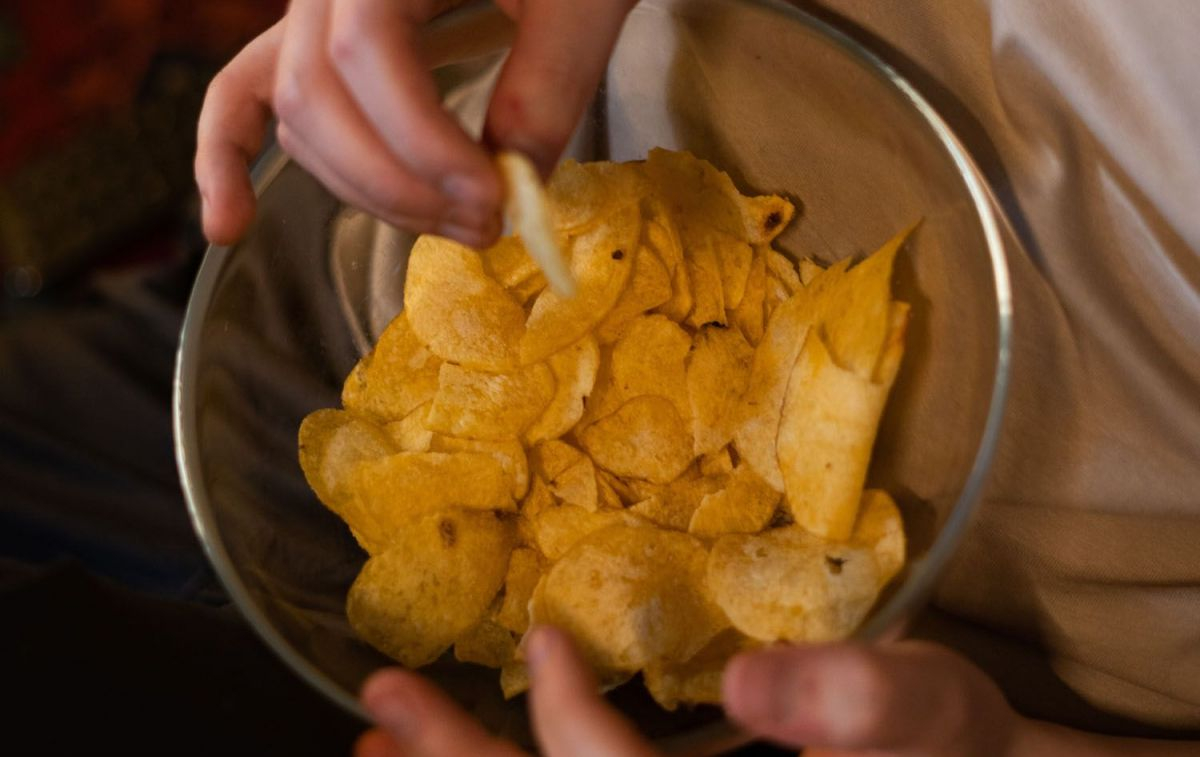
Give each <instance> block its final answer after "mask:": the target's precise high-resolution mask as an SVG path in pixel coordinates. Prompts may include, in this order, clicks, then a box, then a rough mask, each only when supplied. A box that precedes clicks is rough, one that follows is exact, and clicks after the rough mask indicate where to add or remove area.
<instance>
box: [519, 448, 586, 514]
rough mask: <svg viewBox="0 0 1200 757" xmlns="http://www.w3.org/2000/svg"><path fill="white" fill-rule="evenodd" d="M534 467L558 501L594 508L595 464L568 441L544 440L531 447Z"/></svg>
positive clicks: (584, 507)
mask: <svg viewBox="0 0 1200 757" xmlns="http://www.w3.org/2000/svg"><path fill="white" fill-rule="evenodd" d="M533 465H534V470H535V471H536V472H537V473H538V475H539V476H541V477H542V478H543V479H544V480H545V481H546V483H547V484H548V485H549V487H550V491H551V492H552V493H553V494H554V496H555V497H556V498H558V499H559V500H561V501H563V502H566V503H568V504H571V505H578V506H579V507H582V508H583V509H584V510H595V509H596V508H597V496H598V493H597V489H596V467H595V465H593V464H592V460H591V458H589V457H588V456H587V455H585V454H583V453H582V452H580V451H579V450H577V449H576V448H574V447H572V446H571V445H570V444H567V443H566V442H561V441H545V442H542V443H541V444H539V445H537V446H536V447H534V448H533Z"/></svg>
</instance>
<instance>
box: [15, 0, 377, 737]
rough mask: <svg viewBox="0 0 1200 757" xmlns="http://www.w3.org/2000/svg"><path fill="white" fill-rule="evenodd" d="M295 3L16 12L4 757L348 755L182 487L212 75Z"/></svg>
mask: <svg viewBox="0 0 1200 757" xmlns="http://www.w3.org/2000/svg"><path fill="white" fill-rule="evenodd" d="M285 4H286V3H285V1H284V0H205V1H204V2H179V1H178V0H0V617H2V618H3V622H2V623H0V671H3V674H2V677H3V680H4V683H5V684H6V688H7V689H8V691H9V693H10V696H9V697H7V699H8V704H7V705H6V708H5V711H4V717H3V720H4V723H5V726H4V728H3V729H0V753H3V754H38V753H43V754H106V753H114V754H137V753H153V754H165V753H169V754H206V755H212V754H249V753H255V754H310V753H311V754H317V753H321V754H331V753H332V754H347V753H349V750H350V748H351V745H352V743H353V739H354V738H355V736H356V734H357V732H358V731H359V730H360V729H361V725H360V724H359V723H357V722H355V721H354V720H353V719H351V718H350V717H349V716H347V715H345V714H344V713H342V712H340V711H338V710H336V709H334V708H333V707H332V705H329V704H327V703H326V702H325V701H324V700H323V699H321V698H319V697H318V695H317V694H316V693H315V692H313V691H312V690H310V689H309V688H308V686H307V685H306V684H304V683H303V682H302V681H300V680H299V679H298V678H297V677H295V676H294V675H293V674H292V673H291V672H289V671H288V670H287V669H286V668H285V667H284V666H283V664H282V663H280V662H278V661H277V660H276V659H275V658H274V657H273V656H272V655H271V654H270V652H268V650H267V649H266V647H264V646H263V645H262V644H261V643H260V642H259V641H258V639H257V637H256V636H254V634H253V633H252V632H251V631H250V630H249V628H248V627H247V626H246V625H245V623H244V622H242V620H241V619H240V617H239V616H238V614H237V613H236V611H235V610H234V609H233V608H232V607H231V606H230V605H229V603H228V600H227V599H226V597H225V596H224V594H223V593H222V591H221V589H220V587H219V585H218V583H217V582H216V581H215V579H214V578H213V576H212V574H211V572H210V571H209V569H208V566H207V563H206V561H205V559H204V556H203V554H202V552H201V550H200V547H199V544H198V542H197V541H196V539H195V537H194V535H193V533H192V529H191V526H190V523H189V521H188V519H187V513H186V510H185V508H184V503H183V498H182V495H181V493H180V490H179V484H178V480H177V477H176V473H175V464H174V458H173V454H172V446H171V426H170V396H171V373H172V369H173V361H174V351H175V347H176V342H177V339H178V331H179V326H180V323H181V320H182V316H183V311H184V307H185V305H186V300H187V295H188V292H189V290H190V286H191V279H192V276H193V275H194V272H195V269H196V267H197V265H198V263H199V260H200V257H201V256H202V254H203V250H204V243H203V240H202V238H201V235H200V232H199V225H198V218H197V203H196V200H195V192H194V185H193V183H192V153H193V150H194V147H195V124H196V118H197V115H198V113H199V109H200V104H201V102H202V99H203V96H204V90H205V87H206V86H207V83H208V81H209V79H210V78H211V77H212V75H213V74H214V73H215V72H216V71H217V70H218V69H219V68H220V67H221V65H222V64H223V63H224V62H225V61H227V60H228V59H229V58H230V57H232V56H233V54H234V53H236V52H237V50H239V49H240V48H241V47H242V45H244V44H245V43H246V42H248V41H249V40H250V39H252V38H253V37H254V36H255V35H256V34H258V33H259V32H260V31H262V30H263V29H265V28H266V27H267V26H269V25H270V24H271V23H273V22H274V21H275V20H276V19H277V18H278V17H279V16H280V15H281V13H282V12H283V8H284V6H285Z"/></svg>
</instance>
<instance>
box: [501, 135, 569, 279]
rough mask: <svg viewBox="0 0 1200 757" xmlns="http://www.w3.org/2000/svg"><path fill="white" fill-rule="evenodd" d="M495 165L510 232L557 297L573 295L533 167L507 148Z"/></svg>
mask: <svg viewBox="0 0 1200 757" xmlns="http://www.w3.org/2000/svg"><path fill="white" fill-rule="evenodd" d="M496 166H497V167H498V168H499V169H500V176H501V177H502V178H503V179H504V188H505V195H506V198H505V202H504V214H505V215H506V216H507V217H508V221H509V223H510V224H511V225H512V228H513V231H514V232H516V234H517V236H518V237H520V238H521V241H522V242H524V243H525V248H526V250H527V251H528V252H529V255H530V257H532V258H533V259H534V260H536V261H537V263H538V265H539V266H540V267H541V269H542V272H543V273H545V274H546V279H547V281H549V282H550V287H551V288H552V289H553V290H554V291H555V292H556V293H557V294H558V295H559V296H560V297H573V296H574V295H575V281H574V280H573V279H572V278H571V273H570V271H568V270H567V263H566V260H565V258H564V256H563V251H562V247H561V244H560V240H559V236H558V231H557V229H556V228H555V227H554V223H553V220H554V218H553V214H552V212H551V210H550V207H549V205H548V203H547V201H546V193H545V191H544V190H543V188H542V180H541V178H540V177H539V176H538V173H537V169H536V168H534V166H533V163H532V162H531V161H530V160H529V158H528V157H526V156H525V155H523V154H521V153H519V152H513V151H511V150H504V151H501V152H500V153H499V154H498V155H497V156H496Z"/></svg>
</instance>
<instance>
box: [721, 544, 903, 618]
mask: <svg viewBox="0 0 1200 757" xmlns="http://www.w3.org/2000/svg"><path fill="white" fill-rule="evenodd" d="M707 577H708V586H709V589H710V590H711V591H712V596H713V598H714V599H715V600H716V602H717V604H718V605H719V606H720V607H721V609H722V610H724V611H725V614H726V615H727V616H728V617H729V620H730V622H732V623H733V626H734V627H735V628H737V629H738V630H739V631H741V632H742V633H744V634H746V635H747V636H750V637H751V638H754V639H758V640H760V641H766V642H772V641H791V642H819V641H832V640H835V639H841V638H844V637H846V636H847V635H849V634H850V633H851V632H852V631H853V630H854V629H855V628H857V627H858V625H859V623H861V622H862V620H863V618H864V617H866V614H867V612H868V611H869V610H870V609H871V605H872V604H874V603H875V598H876V597H877V596H878V594H879V588H880V586H881V585H882V583H881V581H880V575H879V568H878V566H877V563H876V560H875V556H874V554H873V553H872V551H871V550H869V549H866V548H863V547H857V546H853V545H850V544H844V543H833V542H829V541H826V540H824V539H820V538H818V537H816V536H814V535H812V534H810V533H809V532H807V531H806V530H804V529H803V528H801V527H799V526H785V527H783V528H776V529H773V530H770V531H765V532H763V533H761V534H755V535H733V534H730V535H726V536H722V537H721V538H719V539H717V541H716V543H715V544H713V547H712V551H711V553H710V554H709V558H708V574H707Z"/></svg>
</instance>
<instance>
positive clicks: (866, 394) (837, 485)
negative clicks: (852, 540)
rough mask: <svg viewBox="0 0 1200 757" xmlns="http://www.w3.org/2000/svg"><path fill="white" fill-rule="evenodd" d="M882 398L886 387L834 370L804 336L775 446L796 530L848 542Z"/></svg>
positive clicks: (814, 339)
mask: <svg viewBox="0 0 1200 757" xmlns="http://www.w3.org/2000/svg"><path fill="white" fill-rule="evenodd" d="M886 400H887V388H886V387H883V386H880V385H879V384H874V383H872V382H871V381H869V380H866V379H863V378H861V377H860V376H858V375H857V374H856V373H854V372H853V371H850V370H844V369H842V368H839V367H838V366H837V364H835V363H834V362H833V359H832V358H831V357H830V355H829V352H828V350H826V349H825V343H824V341H822V340H821V338H820V336H819V335H817V334H815V333H812V332H810V333H809V336H808V339H807V340H806V341H805V343H804V349H803V350H801V352H800V357H799V359H798V360H797V361H796V367H795V369H794V370H793V372H792V378H791V382H790V384H789V385H788V389H787V396H786V398H785V399H784V403H783V414H782V416H781V420H780V424H779V438H778V440H777V442H776V445H777V448H778V454H779V466H780V469H781V470H782V472H783V481H784V492H785V494H786V496H787V503H788V508H789V509H790V510H791V512H792V517H793V518H794V519H795V521H796V523H797V524H799V525H801V526H803V527H804V528H806V529H808V530H809V531H811V532H812V533H814V534H816V535H818V536H822V537H825V538H828V539H846V538H848V537H849V536H850V531H851V529H852V528H853V527H854V520H855V518H856V517H857V515H858V501H859V498H860V496H861V494H862V490H863V483H864V482H865V481H866V478H867V464H868V463H869V462H870V459H871V447H872V445H874V443H875V432H876V430H877V428H878V426H879V417H880V415H881V414H882V413H883V405H884V402H885V401H886Z"/></svg>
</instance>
